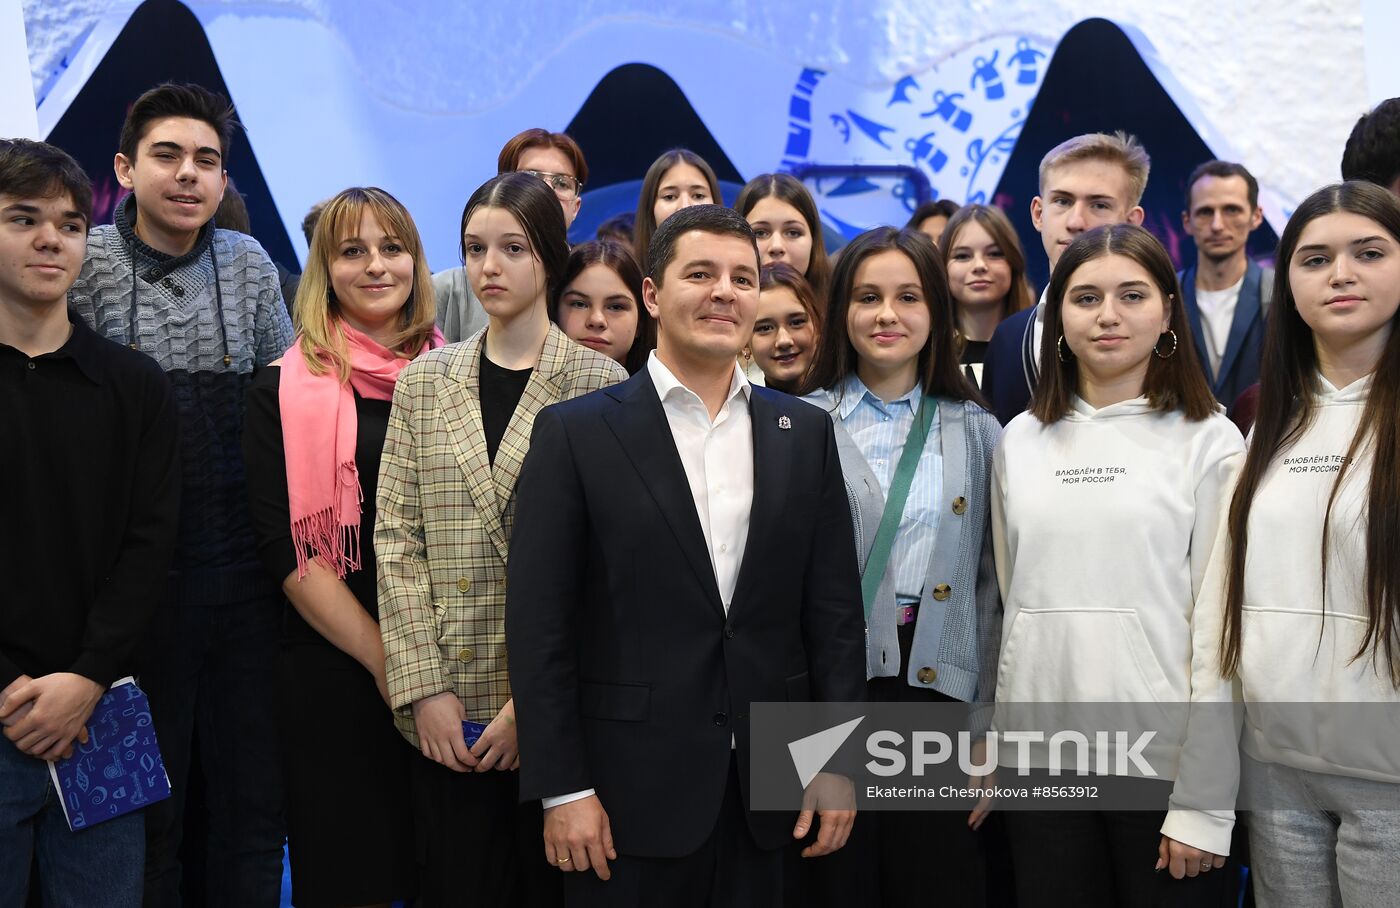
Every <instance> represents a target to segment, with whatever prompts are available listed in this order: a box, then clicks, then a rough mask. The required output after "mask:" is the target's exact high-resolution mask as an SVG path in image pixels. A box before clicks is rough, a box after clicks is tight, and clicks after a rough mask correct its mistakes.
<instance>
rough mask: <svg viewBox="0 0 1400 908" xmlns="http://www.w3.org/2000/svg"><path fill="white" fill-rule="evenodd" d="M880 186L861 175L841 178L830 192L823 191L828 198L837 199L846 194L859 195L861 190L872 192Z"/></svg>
mask: <svg viewBox="0 0 1400 908" xmlns="http://www.w3.org/2000/svg"><path fill="white" fill-rule="evenodd" d="M879 188H880V187H879V186H877V185H876V184H874V183H872V182H870V181H869V180H867V179H864V178H861V177H853V178H851V179H846V180H842V181H841V182H840V183H838V184H837V185H836V188H835V189H833V190H831V191H830V192H826V193H823V195H825V196H826V197H827V198H828V199H838V198H840V197H841V196H846V195H860V194H861V193H862V192H874V191H875V190H877V189H879Z"/></svg>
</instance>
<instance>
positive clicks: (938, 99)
mask: <svg viewBox="0 0 1400 908" xmlns="http://www.w3.org/2000/svg"><path fill="white" fill-rule="evenodd" d="M962 98H963V94H962V92H959V91H955V92H953V93H952V94H948V93H947V92H942V91H936V92H934V93H933V105H934V107H933V110H930V111H926V112H924V113H921V114H919V116H921V117H933V116H939V117H942V118H943V119H944V120H945V121H947V122H948V124H949V125H951V126H952V127H953V128H954V129H956V130H957V131H958V132H967V130H968V128H969V127H970V126H972V112H971V111H968V110H964V109H963V108H961V107H959V106H958V102H959V101H961V100H962Z"/></svg>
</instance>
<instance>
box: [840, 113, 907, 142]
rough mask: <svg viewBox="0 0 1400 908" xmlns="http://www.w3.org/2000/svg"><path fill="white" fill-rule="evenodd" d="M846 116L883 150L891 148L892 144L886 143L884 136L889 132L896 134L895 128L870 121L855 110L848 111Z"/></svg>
mask: <svg viewBox="0 0 1400 908" xmlns="http://www.w3.org/2000/svg"><path fill="white" fill-rule="evenodd" d="M846 116H848V117H850V118H851V122H852V123H854V124H856V126H857V127H859V128H860V131H861V132H863V133H865V134H866V135H867V136H869V137H870V138H871V139H872V140H873V141H874V142H876V143H877V144H879V146H880V147H881V148H889V147H890V143H889V142H886V141H885V137H884V134H885V133H887V132H895V131H896V130H895V128H894V127H893V126H885V125H883V124H881V123H876V122H875V121H874V120H868V119H866V118H865V117H862V116H861V115H860V114H858V113H856V112H855V111H854V110H848V111H846Z"/></svg>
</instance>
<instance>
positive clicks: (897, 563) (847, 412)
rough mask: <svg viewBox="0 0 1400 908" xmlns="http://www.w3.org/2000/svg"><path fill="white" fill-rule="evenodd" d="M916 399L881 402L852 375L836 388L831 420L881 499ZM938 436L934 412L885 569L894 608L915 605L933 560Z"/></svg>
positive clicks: (939, 485) (939, 484)
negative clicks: (859, 459) (875, 484)
mask: <svg viewBox="0 0 1400 908" xmlns="http://www.w3.org/2000/svg"><path fill="white" fill-rule="evenodd" d="M921 394H922V390H921V389H920V388H919V387H917V386H916V387H915V388H914V389H913V390H911V391H910V392H909V393H908V394H905V395H903V396H902V397H899V398H897V399H895V400H892V401H889V402H888V403H887V402H885V401H882V400H880V399H879V398H878V397H876V396H875V395H874V394H872V393H871V392H870V390H869V389H868V388H866V387H865V384H864V383H863V382H861V380H860V379H859V378H857V377H856V376H855V374H854V373H852V374H851V375H850V377H848V378H847V379H846V380H845V381H844V382H843V383H842V384H841V386H840V388H839V389H838V392H837V396H838V399H839V401H840V403H839V404H838V406H837V408H836V412H835V413H834V414H833V415H834V416H835V417H836V418H837V419H839V420H841V424H842V426H843V427H844V428H845V429H846V431H847V432H848V433H849V434H850V436H851V439H852V440H853V441H855V443H856V446H857V447H858V448H860V453H861V454H862V455H863V456H864V457H865V461H866V463H868V464H869V465H870V470H871V472H873V473H874V474H875V477H876V479H878V480H879V482H880V493H881V494H882V495H884V496H886V497H888V496H889V494H890V483H892V482H893V481H894V472H895V469H896V468H897V467H898V466H899V457H900V454H901V453H902V452H903V451H904V440H905V439H906V438H908V437H909V430H910V429H911V428H912V427H913V425H914V414H915V413H916V412H917V411H918V408H919V397H920V395H921ZM929 405H930V406H934V405H935V402H934V401H929ZM938 436H939V429H938V411H937V410H936V409H935V410H934V413H933V423H932V424H931V425H930V426H929V430H928V440H927V441H926V442H925V443H924V451H923V455H922V456H921V457H920V458H919V469H918V471H917V472H915V474H914V484H913V485H912V486H910V488H909V498H908V499H907V500H906V501H905V502H904V514H903V515H901V519H900V521H899V530H898V532H897V533H896V534H895V538H894V550H893V551H892V552H891V553H890V564H889V567H888V568H886V570H887V571H888V572H889V573H890V574H891V575H892V577H893V579H894V592H895V600H896V601H897V602H898V603H899V604H900V605H913V604H915V603H917V602H918V601H919V597H920V594H921V593H922V592H923V588H924V581H925V580H926V579H927V577H928V565H929V559H931V558H932V557H933V543H934V539H935V537H936V535H937V533H938V515H939V510H940V509H939V506H938V502H939V500H940V499H941V498H942V497H943V447H942V445H941V443H940V442H939V437H938Z"/></svg>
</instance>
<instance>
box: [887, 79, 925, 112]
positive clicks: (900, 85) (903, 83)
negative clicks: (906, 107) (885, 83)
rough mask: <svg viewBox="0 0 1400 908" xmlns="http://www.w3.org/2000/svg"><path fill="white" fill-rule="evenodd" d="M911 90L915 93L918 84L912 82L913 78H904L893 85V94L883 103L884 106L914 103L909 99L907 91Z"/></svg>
mask: <svg viewBox="0 0 1400 908" xmlns="http://www.w3.org/2000/svg"><path fill="white" fill-rule="evenodd" d="M911 88H912V89H913V90H915V91H918V90H919V83H918V82H915V81H914V77H913V76H905V77H904V78H903V79H900V80H899V81H898V82H896V83H894V92H893V93H892V94H891V95H890V99H889V100H888V101H886V102H885V106H886V107H892V106H893V105H895V104H912V103H914V102H913V101H911V100H910V98H909V90H910V89H911Z"/></svg>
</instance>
